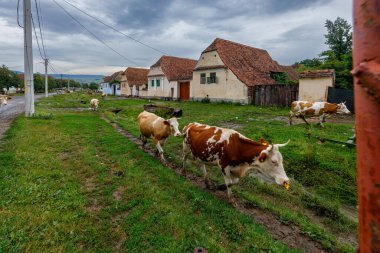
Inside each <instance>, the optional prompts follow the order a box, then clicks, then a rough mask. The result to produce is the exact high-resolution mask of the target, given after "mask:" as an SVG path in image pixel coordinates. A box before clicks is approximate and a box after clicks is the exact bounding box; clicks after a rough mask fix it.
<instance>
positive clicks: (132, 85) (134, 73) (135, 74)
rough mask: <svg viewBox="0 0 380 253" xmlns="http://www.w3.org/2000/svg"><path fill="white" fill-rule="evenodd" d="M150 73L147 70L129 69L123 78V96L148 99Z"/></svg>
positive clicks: (121, 82)
mask: <svg viewBox="0 0 380 253" xmlns="http://www.w3.org/2000/svg"><path fill="white" fill-rule="evenodd" d="M148 72H149V69H145V68H131V67H129V68H127V69H126V70H125V71H124V72H123V74H122V76H121V81H120V84H121V95H122V96H134V97H146V96H147V95H148Z"/></svg>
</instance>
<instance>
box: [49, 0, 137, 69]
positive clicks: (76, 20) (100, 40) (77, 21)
mask: <svg viewBox="0 0 380 253" xmlns="http://www.w3.org/2000/svg"><path fill="white" fill-rule="evenodd" d="M53 2H54V3H55V4H56V5H57V6H58V7H60V8H61V9H62V10H63V11H64V12H65V13H66V14H67V15H68V16H70V17H71V18H72V19H73V20H74V21H75V22H76V23H78V24H79V25H80V26H81V27H82V28H83V29H85V30H86V31H87V32H88V33H90V34H91V35H92V36H93V37H94V38H95V39H96V40H98V41H99V42H100V43H102V44H103V45H105V46H106V47H108V48H109V49H110V50H112V51H113V52H114V53H116V54H117V55H119V56H120V57H122V58H123V59H125V60H127V61H129V62H130V63H133V64H135V65H138V64H137V63H136V62H134V61H133V60H130V59H128V58H127V57H125V56H124V55H122V54H121V53H119V52H118V51H116V50H115V49H113V48H112V47H111V46H109V45H108V44H107V43H106V42H104V41H103V40H102V39H100V38H99V37H98V36H97V35H96V34H94V33H93V32H91V31H90V30H89V29H87V27H86V26H84V25H83V24H82V23H81V22H79V20H78V19H76V18H75V17H74V16H72V15H71V14H70V13H69V12H68V11H67V10H66V9H65V8H64V7H63V6H61V5H60V4H59V3H57V1H56V0H53Z"/></svg>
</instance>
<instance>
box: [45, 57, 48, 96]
mask: <svg viewBox="0 0 380 253" xmlns="http://www.w3.org/2000/svg"><path fill="white" fill-rule="evenodd" d="M48 62H49V59H45V97H46V98H47V97H48V96H49V89H48V74H47V67H48Z"/></svg>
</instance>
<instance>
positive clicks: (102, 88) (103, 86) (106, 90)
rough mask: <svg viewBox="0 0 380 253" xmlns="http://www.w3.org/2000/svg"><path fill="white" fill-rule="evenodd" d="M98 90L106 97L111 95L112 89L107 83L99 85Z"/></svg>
mask: <svg viewBox="0 0 380 253" xmlns="http://www.w3.org/2000/svg"><path fill="white" fill-rule="evenodd" d="M99 90H100V91H101V92H102V93H106V94H107V95H112V89H111V86H110V84H109V83H101V84H100V89H99Z"/></svg>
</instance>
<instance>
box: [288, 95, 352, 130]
mask: <svg viewBox="0 0 380 253" xmlns="http://www.w3.org/2000/svg"><path fill="white" fill-rule="evenodd" d="M335 113H337V114H350V113H351V112H350V111H349V110H348V109H347V107H346V105H345V103H340V104H334V103H328V102H308V101H293V103H292V108H291V111H290V116H289V124H290V125H292V124H293V122H292V118H293V117H297V118H298V117H300V118H301V119H302V120H303V121H305V122H306V124H308V125H309V122H307V121H306V119H305V116H319V123H318V124H319V125H320V126H322V127H323V122H326V120H325V119H326V116H327V115H331V114H335Z"/></svg>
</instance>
